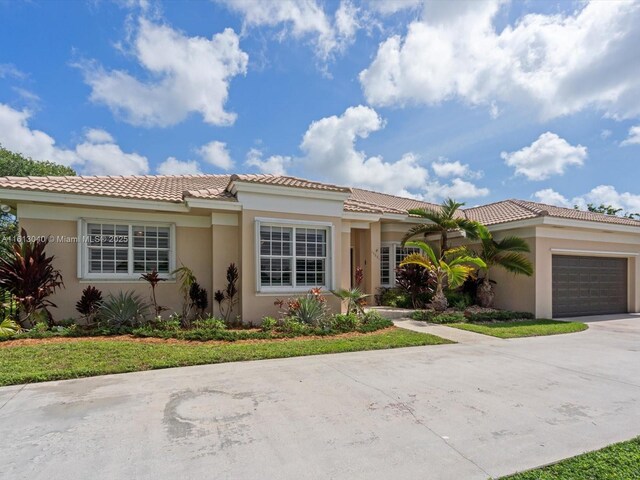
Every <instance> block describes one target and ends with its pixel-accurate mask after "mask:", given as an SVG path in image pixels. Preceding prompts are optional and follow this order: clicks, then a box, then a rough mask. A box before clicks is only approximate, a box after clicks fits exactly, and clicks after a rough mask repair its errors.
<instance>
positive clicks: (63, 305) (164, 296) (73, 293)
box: [18, 207, 212, 320]
mask: <svg viewBox="0 0 640 480" xmlns="http://www.w3.org/2000/svg"><path fill="white" fill-rule="evenodd" d="M61 208H62V207H61ZM18 214H19V212H18ZM124 219H125V218H123V220H124ZM77 225H78V224H77V221H68V220H43V219H32V218H25V219H20V226H21V227H23V228H25V229H26V230H27V232H28V233H29V235H34V236H36V235H47V236H48V235H54V236H66V237H77V233H78V227H77ZM77 249H78V245H77V244H75V243H55V242H52V243H50V244H49V245H47V249H46V251H47V253H48V254H50V255H54V256H55V260H54V266H55V268H57V269H58V270H60V271H61V273H62V276H63V279H64V284H65V288H64V289H61V290H59V291H58V292H57V293H56V294H55V295H54V296H53V298H52V300H53V302H54V303H55V304H57V306H58V308H52V309H51V313H52V314H53V316H54V318H55V319H58V320H60V319H64V318H72V317H77V316H78V313H77V312H76V310H75V304H76V302H77V301H78V300H79V299H80V296H81V294H82V290H83V289H84V288H85V287H86V286H87V285H93V286H95V287H97V288H98V289H100V290H101V291H102V292H103V296H106V295H107V294H109V293H117V292H119V291H127V290H133V291H135V292H136V293H138V294H139V295H140V296H141V297H142V298H144V299H145V300H147V299H150V294H151V291H150V288H149V285H148V284H147V283H146V282H144V281H123V280H117V281H100V280H81V279H79V278H78V276H77V271H78V270H77V262H78V254H77V252H78V250H77ZM211 257H212V249H211V228H194V227H176V263H177V265H178V266H179V265H180V263H183V264H184V265H186V266H188V267H189V268H191V269H192V270H193V271H194V273H195V275H196V277H197V279H198V282H199V283H200V285H201V286H202V287H204V288H206V289H207V291H208V292H209V298H210V299H211V287H212V283H211V264H212V258H211ZM156 292H157V293H156V296H157V298H158V300H159V303H160V304H161V305H163V306H165V307H168V308H169V309H170V310H168V312H167V313H171V312H173V311H180V310H181V308H182V307H181V306H182V298H181V296H180V292H179V285H178V284H177V283H176V282H175V281H166V282H161V283H160V284H159V285H158V287H157V290H156Z"/></svg>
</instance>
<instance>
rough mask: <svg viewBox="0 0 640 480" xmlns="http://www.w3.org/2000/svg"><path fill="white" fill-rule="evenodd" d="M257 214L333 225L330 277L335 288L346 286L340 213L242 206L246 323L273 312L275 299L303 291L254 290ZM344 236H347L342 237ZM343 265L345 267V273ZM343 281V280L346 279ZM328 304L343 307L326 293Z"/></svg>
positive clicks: (261, 216)
mask: <svg viewBox="0 0 640 480" xmlns="http://www.w3.org/2000/svg"><path fill="white" fill-rule="evenodd" d="M257 217H260V218H268V219H273V220H274V221H277V220H284V221H286V220H294V221H311V222H326V223H330V224H331V225H332V227H333V238H332V243H333V245H332V251H333V255H334V258H333V262H332V267H333V271H332V277H333V278H334V280H335V283H334V287H335V288H340V287H344V288H349V282H348V281H347V280H348V278H349V273H348V269H349V257H348V256H347V257H346V258H344V255H345V254H346V253H348V250H347V249H346V248H343V247H342V240H343V235H342V219H341V218H340V217H326V216H318V215H301V214H287V213H276V212H264V211H259V210H243V212H242V219H241V223H240V226H241V229H242V248H241V256H242V300H241V301H242V319H243V321H244V322H245V323H253V324H256V323H259V322H260V321H261V320H262V318H263V317H264V316H267V315H271V316H276V315H277V314H278V307H276V306H275V305H274V301H276V300H277V299H285V300H286V299H287V298H290V297H295V296H298V295H301V294H303V293H304V292H287V291H283V292H282V293H259V292H257V282H256V279H257V262H256V260H257V259H256V228H255V220H256V218H257ZM345 240H346V239H345ZM343 269H347V272H346V273H345V272H344V270H343ZM345 282H346V283H345ZM327 299H328V304H329V307H330V308H331V309H332V310H333V311H339V310H341V309H342V305H341V303H340V301H339V300H338V299H337V298H336V297H334V296H333V295H331V294H328V295H327Z"/></svg>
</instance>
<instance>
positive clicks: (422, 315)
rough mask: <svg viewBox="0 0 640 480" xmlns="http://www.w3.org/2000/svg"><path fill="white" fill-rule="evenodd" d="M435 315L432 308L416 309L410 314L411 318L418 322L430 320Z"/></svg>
mask: <svg viewBox="0 0 640 480" xmlns="http://www.w3.org/2000/svg"><path fill="white" fill-rule="evenodd" d="M435 315H436V312H434V311H433V310H416V311H415V312H413V313H412V314H411V318H412V319H413V320H418V321H420V322H431V321H432V319H433V317H434V316H435Z"/></svg>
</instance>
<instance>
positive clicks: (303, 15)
mask: <svg viewBox="0 0 640 480" xmlns="http://www.w3.org/2000/svg"><path fill="white" fill-rule="evenodd" d="M218 1H219V3H223V4H225V5H226V6H227V7H228V8H229V9H230V10H232V11H235V12H237V13H239V14H241V15H242V17H243V23H244V28H245V29H248V28H251V27H258V26H267V27H280V26H283V30H281V31H280V32H279V36H280V37H284V36H286V35H290V36H292V37H294V38H305V37H309V38H313V43H314V45H315V50H316V54H317V55H318V56H319V57H320V58H321V59H323V60H326V59H327V58H328V57H329V56H330V55H331V54H332V53H334V52H336V51H340V50H342V49H344V47H345V46H346V45H347V44H349V43H350V42H351V41H352V40H353V37H354V36H355V33H356V31H357V29H358V28H359V23H358V9H357V8H356V7H355V6H354V5H353V4H352V3H351V2H350V1H346V0H343V1H342V2H340V5H339V7H338V9H337V10H336V12H335V14H334V18H333V19H332V18H331V16H330V15H329V14H328V13H327V12H325V10H324V8H323V7H322V6H321V5H320V4H318V2H317V1H316V0H302V1H296V0H261V1H259V2H256V1H255V0H218Z"/></svg>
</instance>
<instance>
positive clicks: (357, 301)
mask: <svg viewBox="0 0 640 480" xmlns="http://www.w3.org/2000/svg"><path fill="white" fill-rule="evenodd" d="M331 293H333V294H334V295H335V296H336V297H338V298H339V299H340V300H342V301H343V302H344V301H346V302H347V313H355V314H356V315H362V314H363V313H364V306H365V305H366V304H367V302H366V298H367V297H368V296H369V295H367V294H366V293H362V292H361V291H360V289H359V288H358V287H356V288H351V289H346V288H341V289H340V290H331Z"/></svg>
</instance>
